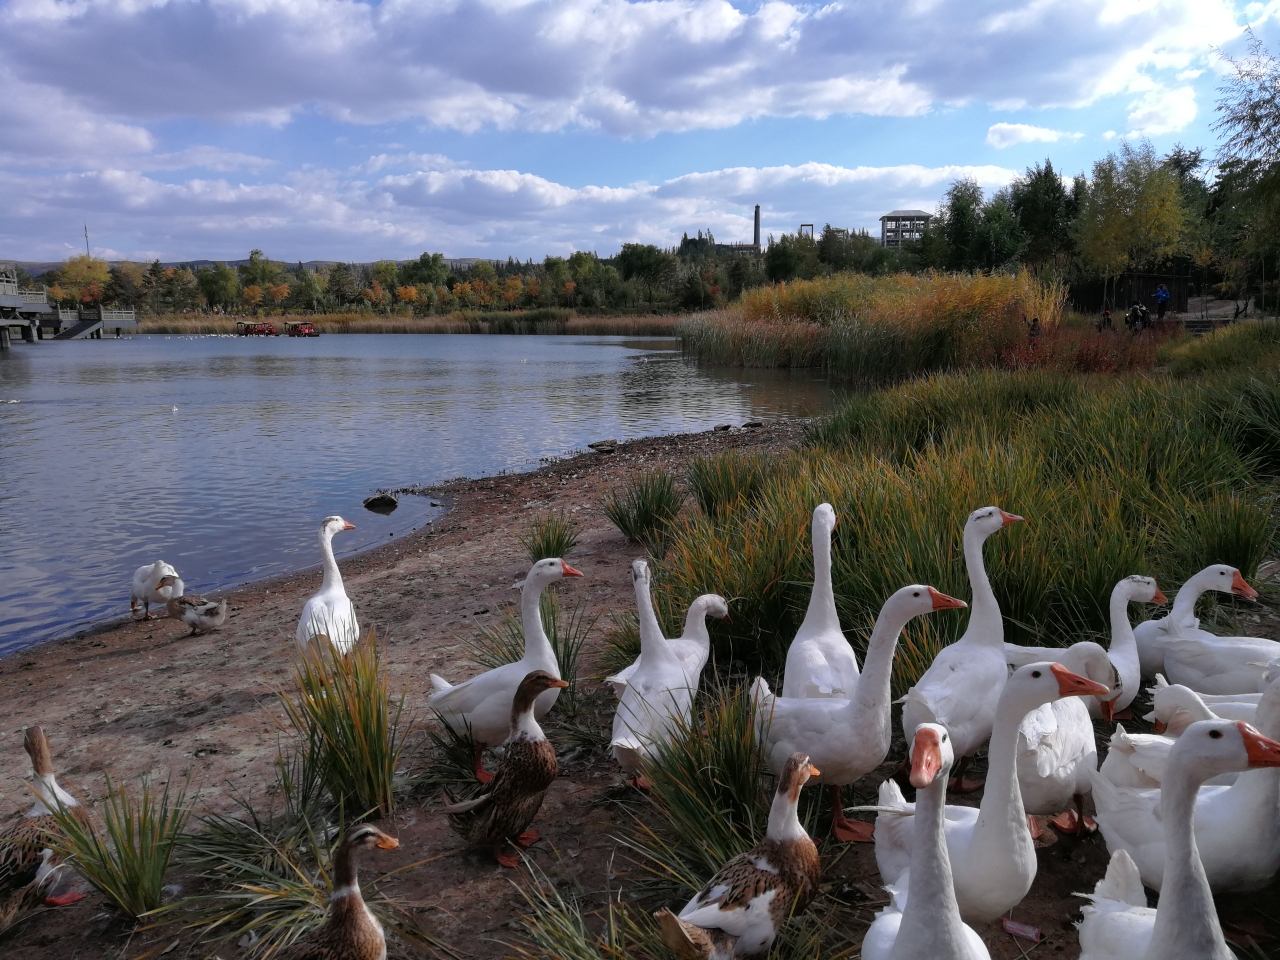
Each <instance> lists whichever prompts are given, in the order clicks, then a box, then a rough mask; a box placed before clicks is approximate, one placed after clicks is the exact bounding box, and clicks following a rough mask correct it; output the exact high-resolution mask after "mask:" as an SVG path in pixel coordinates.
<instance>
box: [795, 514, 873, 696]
mask: <svg viewBox="0 0 1280 960" xmlns="http://www.w3.org/2000/svg"><path fill="white" fill-rule="evenodd" d="M835 527H836V512H835V510H834V509H833V508H832V506H831V504H829V503H820V504H818V506H817V509H815V510H814V511H813V533H812V540H813V591H812V593H810V595H809V609H808V610H806V611H805V615H804V622H803V623H801V624H800V629H799V630H798V631H797V632H796V636H795V639H794V640H792V641H791V646H790V648H789V649H788V650H787V663H786V668H785V670H784V672H783V674H782V695H783V696H784V697H797V698H798V697H839V698H844V699H846V700H847V699H848V698H849V697H851V696H853V688H854V685H855V684H856V683H857V682H858V660H857V658H856V657H855V656H854V653H853V647H851V646H850V645H849V641H848V640H846V639H845V636H844V633H843V631H841V629H840V616H839V614H838V613H836V597H835V592H834V590H833V589H832V586H831V532H832V531H833V530H834V529H835Z"/></svg>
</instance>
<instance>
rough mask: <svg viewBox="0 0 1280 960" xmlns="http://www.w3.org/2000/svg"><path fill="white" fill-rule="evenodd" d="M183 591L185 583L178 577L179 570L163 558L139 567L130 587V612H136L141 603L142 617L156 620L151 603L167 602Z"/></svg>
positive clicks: (180, 594) (162, 603)
mask: <svg viewBox="0 0 1280 960" xmlns="http://www.w3.org/2000/svg"><path fill="white" fill-rule="evenodd" d="M182 591H183V583H182V581H181V580H180V579H179V578H178V571H177V570H175V569H174V568H173V567H172V566H170V565H169V564H167V563H165V562H164V561H163V560H157V561H156V562H155V563H149V564H147V565H146V566H142V567H139V568H138V569H137V570H136V571H134V574H133V583H132V585H131V586H130V587H129V613H130V615H132V614H134V613H136V612H137V610H138V604H139V603H141V604H142V619H143V620H154V619H155V618H154V617H152V616H151V604H153V603H158V604H161V605H164V604H167V603H168V602H169V601H170V600H173V599H175V598H176V597H180V596H182Z"/></svg>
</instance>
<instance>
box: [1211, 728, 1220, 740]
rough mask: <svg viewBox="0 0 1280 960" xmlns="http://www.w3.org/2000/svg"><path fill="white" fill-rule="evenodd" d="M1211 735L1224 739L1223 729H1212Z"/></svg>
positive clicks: (1216, 738)
mask: <svg viewBox="0 0 1280 960" xmlns="http://www.w3.org/2000/svg"><path fill="white" fill-rule="evenodd" d="M1209 736H1211V737H1213V739H1215V740H1221V739H1222V731H1221V730H1210V731H1209Z"/></svg>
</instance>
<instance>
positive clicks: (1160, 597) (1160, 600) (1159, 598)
mask: <svg viewBox="0 0 1280 960" xmlns="http://www.w3.org/2000/svg"><path fill="white" fill-rule="evenodd" d="M1151 602H1152V603H1156V604H1164V603H1168V602H1169V598H1168V597H1166V596H1165V595H1164V591H1163V590H1161V589H1160V588H1159V587H1156V595H1155V596H1154V597H1152V598H1151Z"/></svg>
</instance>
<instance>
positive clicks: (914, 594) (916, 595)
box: [911, 590, 920, 597]
mask: <svg viewBox="0 0 1280 960" xmlns="http://www.w3.org/2000/svg"><path fill="white" fill-rule="evenodd" d="M911 595H912V596H913V597H918V596H920V591H919V590H917V591H916V592H915V593H913V594H911Z"/></svg>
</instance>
